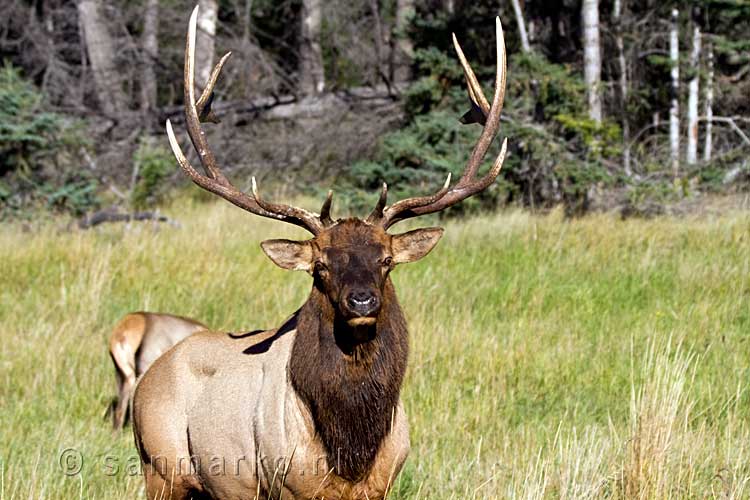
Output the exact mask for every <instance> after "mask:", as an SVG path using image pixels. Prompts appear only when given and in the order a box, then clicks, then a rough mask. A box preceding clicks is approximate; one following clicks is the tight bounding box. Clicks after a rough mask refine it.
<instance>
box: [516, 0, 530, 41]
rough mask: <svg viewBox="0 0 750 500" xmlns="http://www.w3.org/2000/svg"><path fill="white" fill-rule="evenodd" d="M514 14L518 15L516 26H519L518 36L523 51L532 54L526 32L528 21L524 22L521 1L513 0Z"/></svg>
mask: <svg viewBox="0 0 750 500" xmlns="http://www.w3.org/2000/svg"><path fill="white" fill-rule="evenodd" d="M513 12H515V14H516V24H518V35H519V37H520V38H521V50H523V52H524V53H529V52H531V45H529V35H528V33H527V32H526V21H524V20H523V11H522V10H521V2H520V0H513Z"/></svg>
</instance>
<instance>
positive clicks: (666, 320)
mask: <svg viewBox="0 0 750 500" xmlns="http://www.w3.org/2000/svg"><path fill="white" fill-rule="evenodd" d="M171 213H172V214H173V215H175V216H176V217H178V218H179V219H180V220H181V221H182V227H181V228H175V227H171V226H159V228H158V229H157V230H155V229H154V227H153V226H152V225H150V224H144V225H133V226H125V225H114V226H109V227H104V228H101V229H98V230H95V231H91V232H67V231H60V230H59V229H58V228H56V227H55V226H54V225H53V224H52V223H50V224H47V225H44V224H43V225H42V227H40V228H38V229H34V230H33V231H32V232H23V231H22V230H21V229H20V228H19V227H16V226H13V225H6V226H4V227H2V228H0V277H1V278H0V280H2V281H1V282H0V283H1V285H2V286H0V471H1V474H0V497H2V498H3V499H6V498H7V499H11V498H52V499H58V498H77V497H83V498H105V499H106V498H112V499H119V498H126V497H142V496H143V493H142V478H141V477H140V476H138V475H130V474H129V472H133V469H134V468H135V465H137V458H136V454H135V449H134V447H133V444H132V435H131V433H130V430H129V429H128V430H127V431H126V432H125V433H123V434H122V435H114V434H112V432H111V430H110V427H109V422H108V421H106V420H105V419H104V418H103V414H104V410H105V408H106V406H107V405H108V403H109V401H110V399H111V397H112V396H113V395H114V374H113V369H112V365H111V362H110V360H109V356H108V354H107V347H106V340H107V336H108V334H109V330H110V329H111V328H112V326H113V325H114V323H115V322H116V321H117V319H118V318H120V317H121V316H122V315H123V314H125V313H127V312H129V311H133V310H141V309H145V310H153V311H167V312H173V313H178V314H185V315H189V316H193V317H196V318H199V319H201V320H203V321H205V322H207V323H208V324H210V325H212V326H214V327H215V328H217V329H226V330H234V331H237V330H248V329H254V328H269V327H273V326H277V325H279V324H280V322H281V321H282V320H283V319H284V318H285V317H286V316H287V315H288V314H289V313H291V312H292V311H294V310H295V309H296V308H297V307H298V306H299V305H300V304H301V303H302V302H303V301H304V300H305V298H306V296H307V293H308V291H309V287H310V281H309V278H308V277H307V276H306V275H304V274H302V273H290V272H285V271H282V270H280V269H277V268H276V267H275V266H274V265H273V264H272V263H271V262H270V261H268V260H267V259H266V257H265V256H264V255H263V254H262V252H261V251H260V249H259V247H258V242H259V241H260V240H261V239H265V238H276V237H298V236H302V233H299V232H295V230H294V229H291V228H286V227H284V225H283V224H275V223H273V222H270V221H265V220H260V219H259V218H257V217H253V216H250V215H247V214H245V213H243V212H241V211H240V210H237V209H235V208H233V207H230V206H229V205H228V204H216V205H195V206H193V205H188V204H186V203H183V204H178V205H176V206H175V207H173V208H172V209H171ZM749 280H750V215H748V214H746V213H745V214H743V213H735V214H728V215H726V216H722V217H718V218H709V217H704V218H693V219H670V218H662V219H655V220H650V221H626V222H623V221H620V220H617V219H616V218H615V217H613V216H606V215H600V216H591V217H588V218H584V219H580V220H573V221H567V220H564V219H563V218H562V217H561V215H560V214H559V213H558V212H553V213H552V214H550V215H548V216H531V215H529V214H527V213H524V212H508V213H505V214H501V215H496V216H486V217H482V218H477V219H471V220H468V221H459V222H451V223H449V224H448V225H447V231H446V236H445V237H444V239H443V241H442V242H441V243H440V244H439V245H438V247H437V249H436V251H434V252H433V253H432V254H430V255H429V256H428V257H427V258H426V259H425V260H423V261H421V262H420V263H417V264H412V265H405V266H402V267H401V268H399V269H398V270H397V271H396V272H395V281H396V287H397V290H398V294H399V298H400V300H401V303H402V305H403V307H404V310H405V312H406V316H407V319H408V321H409V326H410V332H411V344H412V352H411V357H410V364H409V372H408V375H407V379H406V384H405V387H404V391H403V397H404V401H405V405H406V408H407V413H408V416H409V422H410V425H411V440H412V453H411V455H410V458H409V460H408V462H407V465H406V467H405V469H404V470H403V472H402V474H401V475H400V477H399V480H398V482H397V485H396V489H395V491H394V494H393V495H392V497H391V498H394V499H417V498H420V499H448V498H455V499H466V498H478V499H483V498H510V497H517V498H569V499H577V498H584V497H593V498H601V497H610V498H705V497H720V498H725V497H730V498H746V497H748V496H750V429H748V422H750V420H749V417H750V394H748V391H747V381H748V380H749V379H750V307H749V306H750V283H749ZM66 448H75V449H76V450H78V451H79V452H80V453H81V454H82V456H83V457H84V463H83V468H82V471H81V473H80V474H78V475H72V476H66V475H65V474H63V473H62V471H61V468H60V464H59V462H60V459H59V457H60V453H61V452H62V451H63V450H65V449H66ZM108 457H109V458H108ZM115 466H116V468H117V470H115Z"/></svg>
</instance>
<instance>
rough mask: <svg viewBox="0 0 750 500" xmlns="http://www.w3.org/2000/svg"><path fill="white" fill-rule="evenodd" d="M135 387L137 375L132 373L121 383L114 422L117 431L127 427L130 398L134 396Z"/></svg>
mask: <svg viewBox="0 0 750 500" xmlns="http://www.w3.org/2000/svg"><path fill="white" fill-rule="evenodd" d="M133 387H135V374H134V373H130V374H128V375H127V376H126V377H124V380H122V383H120V387H119V391H118V395H117V406H116V407H115V413H114V421H113V425H114V428H115V429H122V428H123V427H124V426H125V422H126V421H127V419H128V406H129V405H130V398H131V397H132V396H133Z"/></svg>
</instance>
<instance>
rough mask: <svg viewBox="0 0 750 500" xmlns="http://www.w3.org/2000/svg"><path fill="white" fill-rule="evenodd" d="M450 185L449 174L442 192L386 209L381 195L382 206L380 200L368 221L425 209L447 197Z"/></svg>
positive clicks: (409, 200)
mask: <svg viewBox="0 0 750 500" xmlns="http://www.w3.org/2000/svg"><path fill="white" fill-rule="evenodd" d="M450 185H451V174H450V172H449V173H448V177H447V178H446V179H445V182H444V183H443V187H442V188H440V190H439V191H438V192H437V193H435V194H432V195H429V196H418V197H414V198H407V199H405V200H401V201H398V202H396V203H394V204H393V205H391V206H390V207H385V198H384V197H383V196H382V195H381V200H382V204H381V203H380V201H381V200H378V205H377V206H376V207H375V210H374V211H373V213H372V215H371V216H370V217H368V220H369V219H370V218H372V219H373V220H375V219H384V220H388V219H390V218H391V216H395V215H396V214H399V213H407V212H410V211H412V210H414V209H417V208H419V207H424V206H427V205H430V204H432V203H435V202H436V201H438V200H440V199H441V198H442V197H443V196H445V195H446V194H447V193H448V189H449V188H450ZM383 186H385V184H383ZM383 193H386V191H385V190H384V191H383ZM381 205H382V206H381ZM376 214H378V215H376Z"/></svg>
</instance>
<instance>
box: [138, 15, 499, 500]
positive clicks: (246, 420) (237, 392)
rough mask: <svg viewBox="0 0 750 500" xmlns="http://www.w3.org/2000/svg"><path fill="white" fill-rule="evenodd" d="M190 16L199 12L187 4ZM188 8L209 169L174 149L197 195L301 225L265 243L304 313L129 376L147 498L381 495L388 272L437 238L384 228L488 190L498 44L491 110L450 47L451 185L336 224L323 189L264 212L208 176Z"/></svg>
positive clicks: (397, 339) (195, 108) (195, 139)
mask: <svg viewBox="0 0 750 500" xmlns="http://www.w3.org/2000/svg"><path fill="white" fill-rule="evenodd" d="M196 9H197V8H196ZM196 12H197V10H196V11H193V15H192V16H191V19H190V24H189V29H188V36H187V46H186V51H185V52H186V54H185V114H186V124H187V130H188V133H189V135H190V138H191V141H192V143H193V146H194V147H195V149H196V151H197V153H198V158H199V159H200V161H201V163H202V166H203V168H204V170H205V172H206V173H205V175H203V174H200V173H198V172H197V171H196V170H195V168H194V167H193V166H192V165H191V164H190V162H189V161H188V159H187V158H186V157H185V155H184V154H183V152H182V150H181V148H180V146H179V144H178V142H177V140H176V138H175V136H174V132H173V130H172V126H171V123H169V121H168V122H167V133H168V136H169V140H170V144H171V146H172V150H173V152H174V154H175V156H176V157H177V160H178V162H179V164H180V166H181V168H182V169H183V170H184V171H185V172H186V173H187V175H188V176H189V177H190V178H191V179H192V180H193V181H194V182H195V183H196V184H198V185H199V186H201V187H202V188H204V189H206V190H208V191H210V192H212V193H215V194H217V195H219V196H221V197H222V198H225V199H226V200H228V201H230V202H231V203H233V204H235V205H237V206H238V207H240V208H243V209H245V210H247V211H249V212H251V213H253V214H256V215H259V216H263V217H269V218H272V219H276V220H279V221H283V222H288V223H291V224H294V225H297V226H300V227H302V228H304V229H306V230H308V231H309V232H310V233H312V235H313V237H312V238H311V239H309V240H306V241H291V240H268V241H264V242H263V243H262V244H261V247H262V249H263V251H264V252H265V253H266V254H267V255H268V257H270V259H271V260H272V261H273V262H274V263H276V264H277V265H278V266H280V267H282V268H284V269H289V270H301V271H305V272H307V273H309V274H310V275H311V277H312V290H311V292H310V296H309V298H308V300H307V302H305V304H304V305H303V306H302V307H301V308H300V309H299V310H298V311H297V312H296V313H294V314H293V315H292V316H291V317H290V318H289V319H287V321H286V322H285V323H284V324H283V325H282V326H281V327H280V328H276V329H273V330H267V331H254V332H249V333H243V334H232V333H221V332H201V333H197V334H195V335H192V336H191V337H189V338H188V339H186V340H185V341H184V342H181V343H180V344H178V345H177V346H175V347H174V348H173V349H171V350H170V351H168V352H167V353H165V354H164V355H163V356H162V357H160V358H159V359H158V360H156V362H155V363H154V364H153V366H152V367H151V368H150V369H149V370H148V372H146V374H145V375H144V376H143V377H142V378H141V379H140V381H139V382H138V385H137V388H136V390H135V396H134V401H133V424H134V425H133V431H134V435H135V441H136V446H137V448H138V451H139V454H140V457H141V461H142V464H143V471H144V475H145V479H146V490H147V494H148V496H149V498H177V499H187V498H217V499H240V498H260V499H267V498H292V499H300V500H301V499H352V500H354V499H356V500H365V499H368V500H375V499H382V498H384V497H385V496H386V495H387V493H388V490H389V488H390V486H391V485H392V484H393V481H394V479H395V477H396V475H397V474H398V473H399V471H400V470H401V467H402V465H403V463H404V460H405V459H406V456H407V454H408V452H409V433H408V427H407V421H406V416H405V415H404V410H403V407H402V404H401V402H400V390H401V384H402V382H403V378H404V373H405V370H406V364H407V355H408V349H409V343H408V334H407V329H406V322H405V319H404V316H403V313H402V312H401V309H400V307H399V304H398V300H397V298H396V294H395V291H394V288H393V283H392V282H391V279H390V272H391V271H392V270H393V269H394V267H395V266H397V265H398V264H402V263H407V262H413V261H416V260H418V259H420V258H422V257H424V256H425V255H426V254H427V253H429V252H430V250H432V248H433V247H434V246H435V245H436V243H437V242H438V240H439V239H440V236H441V235H442V229H439V228H425V229H417V230H414V231H409V232H406V233H403V234H394V235H392V234H389V233H388V232H387V230H388V228H389V227H391V226H392V225H393V224H395V223H397V222H399V221H401V220H404V219H407V218H411V217H416V216H420V215H424V214H430V213H435V212H439V211H440V210H443V209H444V208H446V207H448V206H450V205H453V204H455V203H458V202H460V201H461V200H463V199H465V198H468V197H469V196H472V195H474V194H476V193H479V192H481V191H482V190H484V189H485V188H487V187H488V186H489V185H490V184H492V183H493V182H494V180H495V179H496V177H497V175H498V173H499V171H500V168H501V167H502V163H503V159H504V155H505V151H506V143H505V142H504V143H503V147H502V149H501V151H500V154H499V156H498V157H497V160H496V161H495V162H494V164H493V166H492V167H491V169H490V170H489V171H488V172H487V173H486V174H485V175H484V176H479V175H478V171H479V167H480V164H481V162H482V159H483V158H484V156H485V155H486V153H487V151H488V149H489V147H490V144H491V142H492V140H493V138H494V136H495V135H496V133H497V130H498V127H499V123H500V112H501V109H502V105H503V97H504V89H505V46H504V42H503V37H502V28H501V26H500V22H499V20H497V23H496V24H497V57H498V63H497V75H496V80H495V94H494V97H493V101H492V103H491V104H490V103H488V102H487V99H486V98H485V97H484V94H483V91H482V89H481V87H480V86H479V84H478V82H477V80H476V77H475V76H474V73H473V71H472V70H471V67H470V66H469V65H468V63H467V62H466V60H465V58H464V56H463V53H462V52H461V49H460V47H459V46H458V43H457V42H456V41H455V38H454V44H455V46H456V50H457V52H458V54H459V59H460V60H461V64H462V66H463V69H464V73H465V76H466V80H467V84H468V90H469V97H470V99H471V103H472V109H473V110H474V111H473V113H470V114H469V115H467V116H469V117H473V118H474V121H479V122H481V123H483V124H484V130H483V132H482V134H481V136H480V138H479V140H478V142H477V145H476V146H475V148H474V151H473V152H472V154H471V157H470V159H469V161H468V162H467V165H466V167H465V170H464V173H463V175H462V176H461V178H460V180H459V181H458V182H457V183H456V184H455V185H454V186H451V185H450V176H449V177H448V180H447V181H446V183H445V185H444V186H443V188H442V189H440V190H439V191H438V192H437V193H435V194H433V195H430V196H424V197H417V198H409V199H405V200H401V201H399V202H397V203H395V204H393V205H387V203H386V202H387V188H386V186H385V185H383V190H382V192H381V195H380V198H379V200H378V203H377V205H376V207H375V209H374V210H373V212H372V213H371V214H370V216H369V217H367V218H366V219H364V220H362V219H357V218H348V219H342V220H333V219H332V218H331V215H330V209H331V198H332V196H331V193H329V195H328V197H327V199H326V201H325V203H324V204H323V207H322V209H321V211H320V214H316V213H312V212H308V211H306V210H303V209H301V208H296V207H292V206H288V205H282V204H276V203H271V202H268V201H266V200H264V199H263V198H261V196H260V195H259V192H258V189H257V186H256V183H255V180H254V179H253V189H252V195H248V194H246V193H244V192H242V191H240V190H238V189H237V188H235V187H234V186H233V185H232V184H231V183H230V182H229V180H228V179H227V178H226V177H225V176H224V175H223V174H222V172H221V170H220V169H219V168H218V167H217V164H216V159H215V157H214V155H213V153H212V152H211V150H210V149H209V147H208V144H207V141H206V136H205V134H204V132H203V130H202V128H201V122H202V121H210V120H211V119H212V118H213V116H212V113H211V111H210V103H211V100H212V89H213V86H214V84H215V82H216V79H217V78H218V74H219V72H220V70H221V67H222V66H223V64H224V62H225V61H226V58H227V57H228V54H227V56H224V58H222V59H221V60H220V61H219V63H218V64H217V66H216V68H215V69H214V71H213V73H212V75H211V78H210V79H209V82H208V84H207V85H206V88H205V90H204V92H203V94H202V95H201V97H200V99H198V100H196V99H195V90H194V76H193V72H194V58H195V47H194V46H195V19H196Z"/></svg>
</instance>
